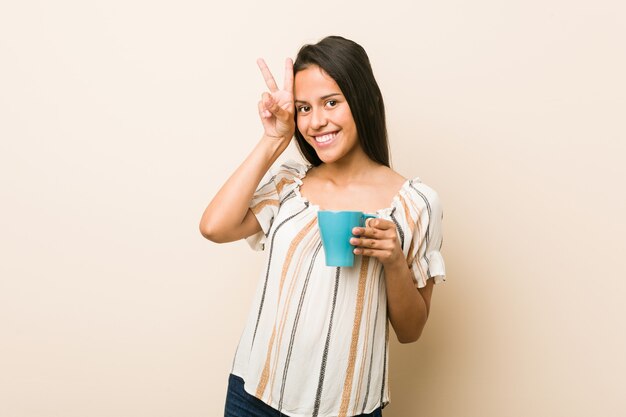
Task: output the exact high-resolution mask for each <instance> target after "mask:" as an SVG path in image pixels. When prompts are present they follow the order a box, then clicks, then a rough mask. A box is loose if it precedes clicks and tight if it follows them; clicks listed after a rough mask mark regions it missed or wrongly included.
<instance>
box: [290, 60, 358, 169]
mask: <svg viewBox="0 0 626 417" xmlns="http://www.w3.org/2000/svg"><path fill="white" fill-rule="evenodd" d="M294 98H295V105H296V123H297V126H298V130H299V131H300V133H301V134H302V136H303V137H304V139H305V140H306V141H307V142H308V143H309V144H310V145H311V146H312V147H313V148H314V149H315V152H316V153H317V155H318V156H319V158H320V159H321V160H322V161H323V162H324V163H332V162H335V161H337V160H339V159H341V158H343V157H345V156H346V155H348V154H350V153H352V152H359V151H361V152H362V150H361V146H360V144H359V140H358V135H357V130H356V125H355V123H354V119H353V118H352V112H351V111H350V106H349V105H348V102H347V101H346V98H345V97H344V95H343V94H342V92H341V89H340V88H339V86H338V85H337V83H336V82H335V80H333V79H332V78H331V77H330V76H329V75H328V74H326V72H324V70H322V69H321V68H320V67H318V66H317V65H311V66H309V67H307V68H306V69H303V70H301V71H299V72H298V73H296V76H295V80H294Z"/></svg>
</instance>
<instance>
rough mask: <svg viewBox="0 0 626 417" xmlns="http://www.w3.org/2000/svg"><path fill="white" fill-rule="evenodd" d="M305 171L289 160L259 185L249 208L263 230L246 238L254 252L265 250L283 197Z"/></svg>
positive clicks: (272, 171)
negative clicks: (297, 177) (296, 178)
mask: <svg viewBox="0 0 626 417" xmlns="http://www.w3.org/2000/svg"><path fill="white" fill-rule="evenodd" d="M305 171H306V167H305V166H304V165H303V164H301V163H298V162H296V161H293V160H289V161H287V162H285V163H283V164H282V165H280V166H279V167H278V168H276V169H270V170H269V171H268V172H267V173H266V174H265V176H264V177H263V179H262V180H261V182H260V183H259V185H258V187H257V189H256V191H255V192H254V194H253V195H252V200H250V206H249V207H250V210H252V213H254V215H255V216H256V218H257V221H258V222H259V224H260V225H261V230H260V231H259V232H257V233H255V234H254V235H251V236H248V237H247V238H246V242H248V245H250V247H251V248H252V249H253V250H257V251H262V250H264V249H265V243H266V242H267V238H268V236H269V233H270V230H271V227H272V224H273V223H274V219H275V218H276V216H277V214H278V210H279V208H280V202H281V198H282V196H283V195H284V194H285V193H286V192H289V191H290V190H291V189H292V188H293V186H294V185H295V179H294V178H295V177H296V176H299V177H300V176H302V175H303V173H304V172H305Z"/></svg>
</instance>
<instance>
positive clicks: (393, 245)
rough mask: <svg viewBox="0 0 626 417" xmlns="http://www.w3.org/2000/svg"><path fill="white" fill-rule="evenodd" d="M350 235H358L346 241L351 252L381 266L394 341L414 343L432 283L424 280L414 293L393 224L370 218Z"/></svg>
mask: <svg viewBox="0 0 626 417" xmlns="http://www.w3.org/2000/svg"><path fill="white" fill-rule="evenodd" d="M353 233H354V235H355V236H359V237H358V238H352V239H351V240H350V243H352V244H353V245H355V246H357V248H356V249H355V250H354V252H355V253H356V254H362V255H364V256H374V257H376V258H378V260H379V261H380V262H381V263H382V264H383V267H384V269H385V287H386V290H387V311H388V313H389V321H390V322H391V325H392V326H393V329H394V331H395V332H396V336H398V341H399V342H400V343H411V342H415V341H416V340H417V339H419V337H420V336H421V334H422V330H423V329H424V326H425V325H426V320H427V319H428V313H429V311H430V299H431V296H432V291H433V284H434V283H433V280H432V279H429V280H427V281H426V286H425V287H423V288H420V289H417V290H416V288H415V282H414V281H413V274H412V272H411V270H410V269H409V266H408V265H407V262H406V259H405V257H404V254H403V253H402V249H401V248H400V242H399V241H398V236H397V233H396V225H395V223H393V222H391V221H388V220H384V219H374V220H370V221H369V222H368V226H367V227H365V228H362V227H357V228H355V229H354V230H353Z"/></svg>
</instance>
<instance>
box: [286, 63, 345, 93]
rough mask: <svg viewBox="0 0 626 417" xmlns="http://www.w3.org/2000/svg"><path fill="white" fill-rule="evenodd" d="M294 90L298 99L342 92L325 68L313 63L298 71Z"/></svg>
mask: <svg viewBox="0 0 626 417" xmlns="http://www.w3.org/2000/svg"><path fill="white" fill-rule="evenodd" d="M293 92H294V96H295V99H296V100H304V101H307V100H314V99H317V98H319V97H323V96H325V95H328V94H332V93H341V89H340V88H339V86H338V85H337V83H336V82H335V80H333V79H332V78H331V76H330V75H328V74H327V73H326V71H324V70H323V69H321V68H320V67H318V66H317V65H311V66H309V67H307V68H305V69H303V70H301V71H298V72H297V73H296V76H295V79H294V87H293Z"/></svg>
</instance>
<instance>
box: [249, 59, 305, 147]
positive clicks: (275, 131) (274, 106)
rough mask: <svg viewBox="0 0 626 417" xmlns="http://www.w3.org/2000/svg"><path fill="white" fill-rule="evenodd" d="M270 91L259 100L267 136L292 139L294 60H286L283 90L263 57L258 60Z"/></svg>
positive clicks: (293, 129) (260, 114) (293, 124)
mask: <svg viewBox="0 0 626 417" xmlns="http://www.w3.org/2000/svg"><path fill="white" fill-rule="evenodd" d="M257 64H258V66H259V68H260V69H261V73H262V74H263V78H264V79H265V84H266V85H267V87H268V88H269V90H270V91H269V93H268V92H264V93H263V94H262V96H261V101H259V116H261V122H262V123H263V128H264V129H265V136H268V137H272V138H276V139H279V140H280V139H282V140H285V141H290V140H291V138H292V137H293V134H294V131H295V128H296V126H295V121H294V112H295V108H294V99H293V62H292V61H291V59H289V58H287V59H286V60H285V82H284V85H283V88H282V90H281V89H279V88H278V85H276V81H275V80H274V77H273V76H272V73H271V72H270V70H269V68H268V67H267V65H266V64H265V61H264V60H263V58H259V59H258V60H257Z"/></svg>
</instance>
